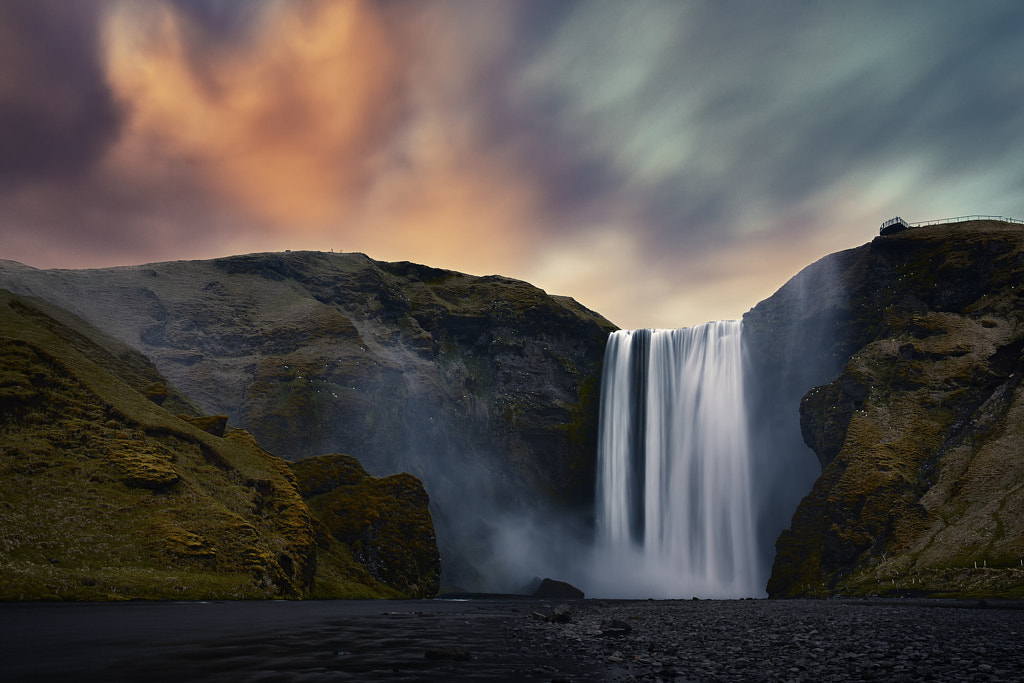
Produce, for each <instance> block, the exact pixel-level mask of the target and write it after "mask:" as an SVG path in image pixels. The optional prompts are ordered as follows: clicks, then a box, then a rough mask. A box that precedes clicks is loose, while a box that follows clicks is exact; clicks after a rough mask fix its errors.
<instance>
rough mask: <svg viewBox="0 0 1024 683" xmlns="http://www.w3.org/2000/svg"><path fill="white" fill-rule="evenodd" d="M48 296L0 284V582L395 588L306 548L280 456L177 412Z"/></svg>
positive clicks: (201, 590) (347, 590) (374, 592)
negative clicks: (21, 293) (1, 288)
mask: <svg viewBox="0 0 1024 683" xmlns="http://www.w3.org/2000/svg"><path fill="white" fill-rule="evenodd" d="M51 310H52V307H50V306H49V305H48V304H45V303H44V302H40V301H37V300H32V299H27V298H23V297H16V296H13V295H11V294H9V293H7V292H0V368H2V371H0V598H3V599H76V600H78V599H88V600H110V599H127V598H132V599H135V598H145V599H162V598H166V599H215V598H216V599H240V598H265V597H290V598H296V597H310V596H314V595H315V596H317V597H392V596H394V595H395V594H396V592H395V591H393V590H391V589H389V588H387V587H386V586H381V585H380V584H379V583H378V582H376V581H375V580H373V578H372V577H371V576H369V574H368V573H367V571H366V569H365V568H364V567H361V566H359V565H358V563H353V562H351V561H350V560H348V559H347V558H346V557H345V552H347V550H346V549H345V548H342V547H340V544H339V547H337V548H335V549H334V550H333V551H332V552H331V553H327V554H325V555H324V556H323V557H318V555H319V554H320V551H319V548H318V540H317V532H316V528H317V527H316V521H315V519H314V518H313V517H312V516H311V515H310V513H309V509H308V507H307V506H306V504H305V502H304V501H303V500H302V497H301V496H300V494H299V493H298V490H297V488H296V481H295V477H294V475H293V474H292V472H291V471H290V470H289V468H288V467H287V465H286V464H285V463H284V462H283V461H281V460H280V459H278V458H276V457H274V456H272V455H270V454H269V453H267V452H266V451H264V450H263V449H262V448H260V447H259V445H258V444H257V443H256V441H255V440H254V439H253V437H252V436H251V435H249V434H248V433H246V432H244V431H242V430H237V429H236V430H229V431H227V433H226V434H225V435H224V436H223V437H219V436H216V435H215V434H216V433H223V419H222V418H218V417H213V418H202V417H199V416H197V415H192V416H190V415H182V416H181V417H177V416H175V415H174V414H172V413H171V412H169V411H168V410H167V409H166V408H165V407H163V406H161V405H159V403H163V404H164V405H166V404H167V396H168V395H170V396H175V395H176V390H175V389H174V388H173V387H171V386H169V384H168V383H167V382H166V381H164V380H163V378H162V377H160V376H159V375H158V374H157V375H156V377H153V376H152V372H151V370H150V369H151V366H148V365H147V364H146V363H145V362H144V361H143V360H141V359H140V358H135V357H133V355H132V352H131V351H130V349H127V348H125V347H123V346H122V345H120V344H119V343H118V342H116V341H115V340H113V339H110V338H108V337H106V336H105V335H104V334H103V333H101V332H99V331H98V330H95V329H93V328H92V327H91V326H90V325H88V323H85V322H84V321H81V320H75V319H73V317H68V316H67V314H61V315H60V319H58V318H57V317H52V316H50V315H49V312H50V311H51ZM41 321H45V324H41ZM68 322H70V323H72V324H73V328H69V327H68V325H67V323H68ZM97 349H106V351H105V352H104V353H103V354H100V356H101V357H102V358H101V360H102V362H97V360H96V352H97ZM136 355H137V354H136ZM118 357H124V358H127V359H128V361H129V362H127V363H125V364H124V365H121V364H120V363H118V362H117V361H116V359H117V358H118ZM112 359H113V360H112ZM139 368H142V369H143V370H144V372H142V373H141V374H140V373H139V372H138V369H139ZM125 378H126V379H127V381H126V379H125ZM143 380H146V381H145V382H143ZM154 383H156V384H159V385H160V386H162V387H163V389H162V390H160V391H158V392H154V391H153V387H152V386H151V385H153V384H154ZM140 389H141V391H140ZM154 393H155V395H154ZM172 404H173V405H174V407H175V409H176V410H182V409H185V410H189V411H192V412H195V409H194V407H192V406H190V405H188V404H187V403H185V402H182V401H180V400H179V401H176V402H173V403H172ZM211 432H213V433H211ZM318 560H320V564H319V566H318ZM332 562H335V563H336V564H332ZM345 562H348V564H345ZM338 563H340V564H338ZM320 575H323V576H324V577H329V580H326V578H325V581H318V580H317V577H319V576H320Z"/></svg>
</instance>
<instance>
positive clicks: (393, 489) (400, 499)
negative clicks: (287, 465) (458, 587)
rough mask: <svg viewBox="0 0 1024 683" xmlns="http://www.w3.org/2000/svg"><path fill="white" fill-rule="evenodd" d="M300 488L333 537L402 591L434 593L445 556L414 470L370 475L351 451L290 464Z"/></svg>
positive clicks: (412, 594) (408, 594)
mask: <svg viewBox="0 0 1024 683" xmlns="http://www.w3.org/2000/svg"><path fill="white" fill-rule="evenodd" d="M291 469H292V471H293V472H294V473H295V476H296V479H297V482H298V487H299V491H300V493H301V494H302V496H303V498H304V499H305V500H306V502H307V503H308V505H309V507H310V510H311V511H312V512H313V514H314V516H315V517H316V518H317V520H318V521H319V522H320V524H322V525H323V528H324V530H325V532H326V534H327V535H328V536H329V538H330V540H331V542H338V543H342V544H345V545H346V546H347V547H348V548H349V549H350V551H351V554H352V557H353V558H354V559H355V560H356V561H357V562H359V563H360V564H361V565H363V566H364V567H365V568H366V570H367V572H369V574H370V575H371V576H372V577H373V578H374V579H376V580H377V581H380V582H381V583H383V584H385V585H386V586H388V587H390V588H392V589H394V590H395V591H396V592H397V593H398V594H400V595H402V596H405V597H410V598H432V597H434V596H435V595H437V591H438V588H439V587H440V581H441V556H440V554H439V553H438V551H437V542H436V538H435V536H434V525H433V522H432V520H431V517H430V510H429V509H428V507H427V505H428V503H429V498H428V496H427V493H426V491H424V490H423V485H422V484H421V483H420V481H419V480H418V479H416V477H414V476H412V475H411V474H393V475H391V476H388V477H383V478H377V477H371V476H370V475H368V474H367V473H366V471H365V470H364V469H363V468H362V466H361V465H360V464H359V462H358V461H357V460H356V459H355V458H352V457H350V456H347V455H338V454H334V455H324V456H318V457H314V458H305V459H303V460H299V461H297V462H293V463H291Z"/></svg>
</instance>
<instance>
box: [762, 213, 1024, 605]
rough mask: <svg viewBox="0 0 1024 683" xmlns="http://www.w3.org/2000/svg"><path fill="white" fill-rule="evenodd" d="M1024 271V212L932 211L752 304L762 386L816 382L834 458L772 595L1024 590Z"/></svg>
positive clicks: (822, 427) (774, 579) (787, 388)
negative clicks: (949, 218) (942, 218)
mask: <svg viewBox="0 0 1024 683" xmlns="http://www.w3.org/2000/svg"><path fill="white" fill-rule="evenodd" d="M1022 282H1024V229H1022V228H1021V226H1018V225H1013V224H1009V223H999V222H992V221H976V222H968V223H959V224H950V225H937V226H930V227H921V228H911V229H909V230H906V231H904V232H901V233H899V234H895V235H890V236H886V237H879V238H876V239H875V240H874V241H872V242H871V243H870V244H867V245H864V246H863V247H860V248H858V249H853V250H849V251H846V252H841V253H839V254H833V255H832V256H830V257H827V258H826V259H823V260H822V261H819V262H818V263H816V264H814V265H813V266H810V267H809V268H807V269H806V270H805V271H803V272H802V273H800V274H799V275H797V276H796V277H795V278H793V280H791V281H790V282H789V283H787V284H786V286H784V287H783V288H782V289H781V290H780V291H779V292H778V293H776V294H775V295H774V296H773V297H771V298H770V299H768V300H766V301H764V302H762V303H761V304H759V305H758V306H757V307H756V308H754V309H753V310H752V311H751V312H750V313H748V315H747V316H746V317H745V318H744V321H745V324H746V325H747V327H748V329H749V330H750V335H749V337H750V352H751V358H752V365H753V366H754V367H756V368H758V374H759V376H760V378H761V379H760V385H759V390H760V391H761V392H763V394H765V395H770V394H772V393H773V392H774V393H775V394H776V395H782V394H785V393H787V392H789V393H790V394H792V393H793V391H794V389H793V387H799V389H797V390H796V391H806V394H805V395H804V396H803V398H802V400H801V401H800V403H799V424H800V431H801V433H802V436H803V439H804V441H805V442H806V443H807V445H808V446H810V447H811V448H812V449H813V450H814V452H815V454H816V455H817V457H818V460H819V463H820V465H821V476H820V477H819V478H818V479H817V481H816V482H815V483H814V486H813V488H812V490H811V492H810V493H809V494H808V495H807V496H806V497H804V499H803V500H802V501H801V503H800V504H799V506H798V508H797V510H796V513H795V514H794V516H793V519H792V525H791V528H790V529H788V530H786V531H784V532H783V533H782V534H781V535H780V536H779V538H778V541H777V543H776V547H777V555H776V558H775V563H774V566H773V569H772V574H771V579H770V580H769V582H768V593H769V595H770V596H773V597H792V596H806V595H812V596H813V595H832V594H837V593H838V594H853V595H863V594H904V595H906V594H913V595H972V596H984V595H1000V596H1016V597H1020V596H1021V595H1024V566H1022V565H1021V561H1022V558H1024V459H1022V458H1021V452H1022V446H1024V420H1022V418H1024V390H1022V389H1021V378H1022V377H1024V374H1022V373H1021V369H1022V363H1024V359H1022V357H1021V353H1022V350H1024V288H1022V285H1021V283H1022ZM801 354H802V357H801V360H800V362H793V361H794V359H795V358H796V357H798V356H800V355H801ZM812 383H813V384H816V386H810V385H811V384H812ZM794 407H795V406H794ZM790 419H795V415H793V416H792V418H790Z"/></svg>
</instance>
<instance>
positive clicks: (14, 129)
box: [0, 0, 1024, 327]
mask: <svg viewBox="0 0 1024 683" xmlns="http://www.w3.org/2000/svg"><path fill="white" fill-rule="evenodd" d="M0 123H3V124H4V125H3V126H0V152H2V154H0V252H2V253H0V257H3V258H13V259H16V260H21V261H23V262H26V263H28V264H30V265H35V266H39V267H49V266H63V267H74V266H98V265H112V264H117V263H129V262H144V261H155V260H164V259H178V258H208V257H212V256H218V255H225V254H228V253H238V252H251V251H267V250H280V249H286V248H290V249H302V248H310V249H323V250H327V249H331V248H333V249H335V250H339V249H341V250H346V251H364V252H366V253H368V254H370V255H371V256H373V257H375V258H380V259H388V260H395V259H407V260H413V261H419V262H424V263H428V264H430V265H434V266H440V267H447V268H453V269H457V270H463V271H466V272H471V273H478V274H489V273H501V274H505V275H510V276H513V277H520V278H523V279H526V280H529V281H531V282H533V283H534V284H537V285H538V286H541V287H544V288H545V289H548V290H549V291H552V292H554V293H559V294H566V295H570V296H573V297H575V298H576V299H578V300H580V301H581V302H582V303H584V304H585V305H587V306H589V307H591V308H594V309H595V310H598V311H599V312H601V313H603V314H604V315H606V316H608V317H609V318H610V319H611V320H613V321H614V322H616V323H617V324H619V325H622V326H626V327H637V326H676V325H685V324H692V323H698V322H702V321H704V320H706V319H712V318H720V317H726V318H732V317H737V316H738V315H740V314H742V312H743V311H744V310H746V309H748V308H750V307H751V306H753V305H754V304H755V303H756V302H757V301H759V300H760V299H762V298H764V297H766V296H768V295H770V294H771V292H772V291H774V289H776V288H777V287H778V286H780V285H781V284H782V283H783V282H784V281H785V280H786V279H787V278H788V277H790V276H791V275H793V274H794V273H795V272H796V271H797V270H799V269H800V268H801V267H802V266H804V265H807V264H809V263H810V262H812V261H814V260H816V259H817V258H820V257H821V256H823V255H824V254H826V253H828V252H830V251H835V250H838V249H843V248H847V247H851V246H856V245H857V244H861V243H863V242H865V241H867V240H868V239H870V238H871V237H872V236H873V235H874V234H875V230H876V228H877V224H878V223H880V222H881V221H882V220H884V219H885V218H888V217H889V216H891V215H895V214H900V215H903V216H905V217H907V218H909V219H911V220H913V219H930V218H940V217H943V216H948V215H958V214H967V213H992V214H1002V215H1011V216H1017V217H1024V195H1022V194H1021V193H1020V188H1021V187H1022V185H1024V133H1022V131H1024V6H1020V7H1019V6H1018V5H1017V4H1015V3H997V2H982V3H974V4H971V5H965V4H963V3H957V2H923V1H922V2H904V3H899V4H897V5H892V4H891V3H883V2H863V3H804V2H797V1H796V0H793V1H792V2H784V3H771V4H766V3H746V2H719V3H703V2H675V1H668V0H666V1H655V0H643V1H641V2H631V3H620V2H605V1H598V0H594V1H588V2H572V1H569V0H566V1H565V2H559V3H550V2H544V1H541V0H483V1H481V2H472V3H467V2H456V1H448V0H426V1H425V2H418V3H399V2H363V1H360V0H337V1H334V2H328V1H326V0H296V1H294V2H283V1H278V0H248V1H243V0H221V1H218V2H209V3H201V2H193V1H192V0H164V1H163V2H156V1H154V2H148V3H138V2H130V1H128V0H95V1H93V0H82V1H81V2H76V3H74V8H73V9H69V8H68V6H67V5H66V3H58V2H54V1H53V0H33V1H29V0H10V1H9V2H6V3H4V4H3V5H2V6H0Z"/></svg>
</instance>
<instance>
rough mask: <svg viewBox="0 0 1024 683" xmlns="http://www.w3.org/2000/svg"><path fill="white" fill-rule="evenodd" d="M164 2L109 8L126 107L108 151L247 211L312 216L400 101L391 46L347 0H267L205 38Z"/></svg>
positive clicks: (301, 218)
mask: <svg viewBox="0 0 1024 683" xmlns="http://www.w3.org/2000/svg"><path fill="white" fill-rule="evenodd" d="M190 29H191V27H190V26H189V24H188V21H187V20H186V19H183V18H182V17H181V16H180V15H178V14H176V13H175V12H174V11H172V10H171V9H170V8H169V7H167V6H163V5H152V4H145V5H142V4H141V3H133V2H123V3H120V4H118V5H115V6H114V8H113V9H112V11H111V12H110V14H109V15H108V17H107V25H106V36H105V37H106V41H105V42H106V49H107V53H106V57H107V59H106V63H107V74H108V80H109V83H110V86H111V87H112V89H113V90H114V92H115V93H116V95H117V96H118V97H119V99H121V100H122V101H123V102H124V103H125V105H126V107H127V110H128V111H129V117H130V118H129V122H128V126H127V130H126V133H125V135H124V136H123V139H122V142H121V144H120V146H119V148H118V149H117V150H116V151H115V154H114V156H113V158H112V163H114V164H116V165H119V166H120V167H122V168H126V169H130V170H131V171H132V172H136V173H141V174H142V175H143V176H146V175H147V174H149V175H154V174H155V176H156V177H154V178H153V180H154V182H159V180H160V178H159V177H158V176H159V174H160V173H163V172H165V169H163V168H160V166H161V162H163V164H164V165H167V164H169V163H170V162H171V161H174V162H177V163H179V164H183V165H185V166H186V167H187V168H190V169H193V171H194V173H197V174H199V176H200V177H201V181H202V182H203V183H205V184H208V186H209V187H210V189H212V190H213V192H214V193H216V194H219V195H221V196H223V197H224V198H226V199H227V200H228V201H230V202H232V203H233V204H234V205H235V206H236V207H237V208H239V209H242V210H244V211H246V212H247V213H249V214H251V215H252V216H254V217H256V218H261V219H265V220H268V221H270V222H272V223H276V224H279V225H288V226H291V227H300V226H301V227H306V228H307V229H308V228H322V227H323V226H324V225H325V224H326V223H327V222H328V221H329V220H330V219H332V218H333V217H334V216H335V215H336V214H337V212H338V209H339V207H340V206H344V204H345V203H346V201H352V197H353V196H354V195H355V194H357V193H358V192H359V190H360V183H361V181H362V179H363V177H364V175H365V173H366V172H367V166H368V164H370V163H371V160H372V156H373V154H374V152H375V149H376V145H377V144H378V143H379V140H380V137H381V135H382V134H383V133H385V132H386V130H387V127H388V125H390V124H391V122H392V121H393V120H394V117H395V116H396V114H397V112H398V105H399V104H400V103H399V102H398V101H397V96H398V94H399V85H400V83H399V78H400V70H399V58H398V55H397V52H396V49H395V48H394V42H395V41H393V40H392V37H391V36H390V35H389V32H388V27H387V26H386V25H385V23H384V21H383V19H382V18H381V17H380V16H379V14H378V13H377V11H376V10H375V9H374V8H373V7H372V6H371V5H368V4H366V3H363V2H359V1H358V0H348V1H338V2H320V3H314V4H310V5H302V6H296V5H289V4H287V3H282V4H280V5H273V6H270V9H268V10H267V12H266V13H265V14H264V15H263V16H262V17H261V19H260V22H259V24H258V25H257V26H256V27H255V29H254V33H253V35H252V36H250V38H249V39H248V40H246V41H244V42H241V43H238V44H232V45H230V46H218V45H206V44H203V42H202V39H201V38H200V37H197V36H196V35H195V34H194V33H190Z"/></svg>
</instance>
